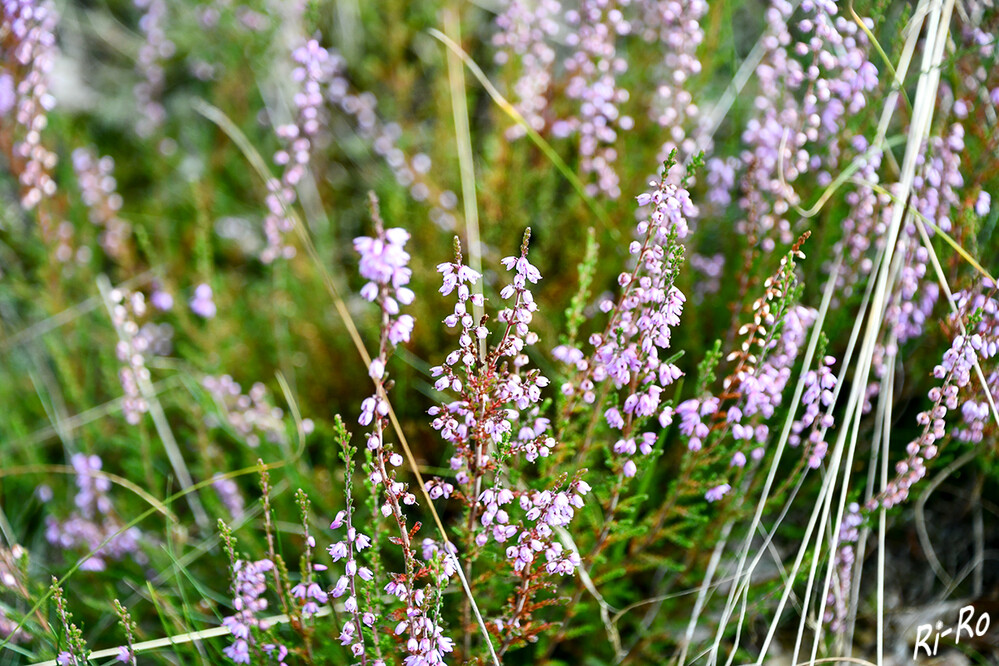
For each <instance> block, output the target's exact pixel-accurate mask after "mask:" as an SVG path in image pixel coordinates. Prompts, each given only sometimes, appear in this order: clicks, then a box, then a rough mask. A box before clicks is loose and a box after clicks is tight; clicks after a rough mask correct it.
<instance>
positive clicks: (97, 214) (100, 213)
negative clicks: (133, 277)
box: [73, 148, 132, 261]
mask: <svg viewBox="0 0 999 666" xmlns="http://www.w3.org/2000/svg"><path fill="white" fill-rule="evenodd" d="M73 170H74V171H75V172H76V179H77V182H78V183H79V185H80V194H81V196H82V198H83V203H84V204H85V205H86V206H87V209H88V212H89V217H90V221H91V222H92V223H93V224H94V225H95V226H96V227H98V228H99V229H100V230H101V232H100V237H99V242H100V244H101V248H103V250H104V252H105V253H107V255H108V256H109V257H111V258H113V259H115V260H116V261H122V260H123V259H124V258H125V256H126V253H127V252H128V246H127V245H126V243H127V241H128V238H129V236H131V234H132V227H131V225H130V224H129V223H128V222H126V221H125V220H123V219H121V217H119V216H118V212H119V211H120V210H121V206H122V198H121V195H120V194H118V192H117V181H115V178H114V160H113V159H112V158H110V157H108V156H104V157H101V158H100V159H98V158H97V157H96V156H95V155H94V153H93V152H92V151H91V150H89V149H86V148H77V149H76V150H74V151H73Z"/></svg>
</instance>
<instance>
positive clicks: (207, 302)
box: [190, 283, 216, 319]
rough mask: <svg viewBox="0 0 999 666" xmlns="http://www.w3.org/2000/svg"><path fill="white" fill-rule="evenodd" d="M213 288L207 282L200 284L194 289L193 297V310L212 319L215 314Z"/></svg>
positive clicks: (191, 304) (205, 317) (200, 315)
mask: <svg viewBox="0 0 999 666" xmlns="http://www.w3.org/2000/svg"><path fill="white" fill-rule="evenodd" d="M212 296H213V294H212V288H211V287H210V286H208V285H207V284H204V283H202V284H199V285H198V286H197V287H195V289H194V297H193V298H191V301H190V306H191V312H193V313H194V314H196V315H198V316H199V317H202V318H204V319H211V318H212V317H214V316H215V313H216V307H215V301H214V300H212Z"/></svg>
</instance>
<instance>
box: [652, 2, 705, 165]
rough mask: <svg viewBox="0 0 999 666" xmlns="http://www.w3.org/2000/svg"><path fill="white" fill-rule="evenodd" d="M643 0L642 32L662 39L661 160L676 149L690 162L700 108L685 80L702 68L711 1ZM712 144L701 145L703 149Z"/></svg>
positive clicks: (657, 114) (657, 108)
mask: <svg viewBox="0 0 999 666" xmlns="http://www.w3.org/2000/svg"><path fill="white" fill-rule="evenodd" d="M641 4H642V9H643V14H644V20H643V21H641V23H640V25H641V26H642V27H641V35H642V37H643V38H644V39H645V40H646V41H647V42H652V43H656V42H658V43H657V44H656V46H657V47H658V48H659V49H661V51H662V54H663V56H662V65H663V66H662V76H663V80H662V81H661V82H660V83H659V86H658V87H657V88H656V90H655V101H654V103H653V104H654V106H653V110H652V116H653V118H654V119H655V121H656V122H657V123H658V124H659V126H660V127H661V128H662V130H663V131H664V132H665V134H666V138H665V140H664V141H663V145H662V148H661V149H660V151H659V157H658V160H659V161H660V162H661V161H663V160H665V159H666V158H667V156H669V154H670V153H672V152H673V151H674V150H676V151H677V154H678V156H679V157H678V161H679V162H680V163H686V161H687V160H688V159H689V158H690V157H692V156H693V155H694V154H695V153H696V152H697V150H698V146H697V143H696V142H695V139H694V137H693V136H691V133H692V130H694V129H695V127H694V125H695V123H696V121H697V119H698V114H699V110H698V108H697V103H696V102H695V101H694V97H693V95H692V94H691V91H690V90H688V89H687V87H686V86H685V84H686V83H688V80H689V79H690V78H691V77H694V76H696V75H697V74H698V73H700V71H701V61H700V60H698V58H697V47H698V46H699V45H700V44H701V42H702V41H703V39H704V30H703V28H701V19H702V18H703V17H704V16H705V14H707V11H708V3H707V2H704V0H693V1H691V2H682V3H681V2H677V1H676V0H650V1H649V2H643V3H641ZM709 147H710V146H709V145H704V146H700V148H701V149H702V150H707V149H708V148H709Z"/></svg>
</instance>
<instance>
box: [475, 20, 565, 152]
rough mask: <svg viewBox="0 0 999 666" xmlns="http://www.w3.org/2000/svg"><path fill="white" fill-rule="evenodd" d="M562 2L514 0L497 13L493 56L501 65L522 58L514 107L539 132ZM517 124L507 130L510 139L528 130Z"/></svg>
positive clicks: (542, 125) (548, 85)
mask: <svg viewBox="0 0 999 666" xmlns="http://www.w3.org/2000/svg"><path fill="white" fill-rule="evenodd" d="M561 13H562V5H561V3H560V2H558V0H542V1H541V2H537V3H525V2H522V1H521V0H511V1H510V3H509V4H507V6H506V8H505V9H504V10H503V11H502V12H500V13H499V15H497V17H496V27H497V28H498V30H497V32H496V34H494V35H493V39H492V42H493V46H495V47H496V49H497V51H496V54H495V56H494V58H493V59H494V60H495V62H496V64H498V65H507V64H511V59H513V58H516V59H517V60H518V61H519V65H520V71H519V72H518V77H517V81H516V82H515V83H514V85H513V93H514V95H513V97H514V100H515V104H514V106H515V108H516V109H517V111H518V112H519V113H520V115H522V116H523V117H524V120H525V121H526V122H527V124H528V125H529V126H530V127H531V128H532V129H534V130H535V131H537V132H540V131H542V130H543V129H544V128H545V125H546V123H547V121H546V119H545V112H546V111H547V107H548V97H547V94H548V89H549V87H550V86H551V85H552V74H553V72H552V69H553V67H554V65H555V49H554V48H553V47H552V45H551V43H550V41H551V40H552V39H553V38H554V37H555V36H556V35H557V34H558V31H559V25H558V19H559V17H560V16H561ZM526 133H527V132H526V130H525V129H524V128H523V126H521V125H519V124H517V125H513V126H511V127H510V128H509V129H508V130H507V131H506V136H507V138H509V139H516V138H519V137H521V136H524V135H525V134H526Z"/></svg>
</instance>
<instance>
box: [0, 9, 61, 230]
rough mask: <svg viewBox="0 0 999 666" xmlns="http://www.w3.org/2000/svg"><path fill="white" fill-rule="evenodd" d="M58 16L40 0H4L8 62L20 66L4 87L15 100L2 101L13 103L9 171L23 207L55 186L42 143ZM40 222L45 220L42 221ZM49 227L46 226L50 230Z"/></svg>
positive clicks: (50, 103)
mask: <svg viewBox="0 0 999 666" xmlns="http://www.w3.org/2000/svg"><path fill="white" fill-rule="evenodd" d="M58 21H59V15H58V14H57V13H56V11H55V7H54V6H53V5H52V4H51V3H49V2H44V1H41V2H39V1H36V0H4V1H3V22H2V24H0V33H3V34H5V35H9V39H10V40H11V54H12V55H13V59H12V62H11V64H12V65H13V66H14V67H17V68H19V69H18V70H16V71H12V72H10V73H6V72H5V74H7V75H8V76H10V77H12V78H11V80H10V83H9V84H5V87H13V88H14V89H15V95H16V102H14V104H11V98H10V96H9V95H6V96H5V97H6V99H5V100H4V104H5V105H9V106H12V107H15V108H16V110H15V113H14V118H13V119H14V121H15V122H16V124H17V125H16V127H17V129H16V141H15V143H14V145H13V147H12V155H11V161H12V165H11V166H12V170H13V173H14V174H16V175H17V177H18V180H19V182H20V186H21V205H22V206H24V208H26V209H28V210H30V209H33V208H35V207H36V206H37V205H38V204H39V203H40V202H41V201H42V199H43V198H46V197H51V196H52V195H53V194H54V193H55V190H56V184H55V181H54V180H53V179H52V177H51V176H50V175H49V174H50V173H51V172H52V169H53V168H54V167H55V164H56V155H55V153H53V152H51V151H49V150H48V149H47V148H45V146H44V145H43V144H42V141H41V137H42V132H43V131H44V130H45V128H46V126H47V125H48V112H49V111H51V110H52V108H53V107H54V106H55V98H54V97H53V96H52V95H51V93H50V92H49V76H50V73H51V71H52V66H53V64H54V62H55V56H56V38H55V33H54V31H55V27H56V24H57V23H58ZM41 221H42V223H43V224H47V222H46V221H45V220H44V219H43V220H41ZM52 231H54V230H52V229H49V233H51V232H52Z"/></svg>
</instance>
